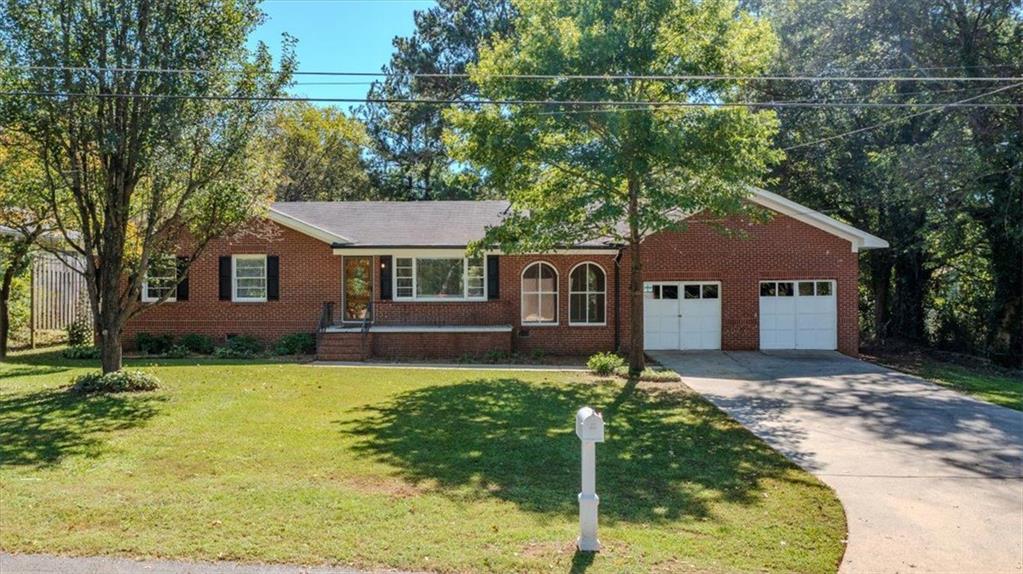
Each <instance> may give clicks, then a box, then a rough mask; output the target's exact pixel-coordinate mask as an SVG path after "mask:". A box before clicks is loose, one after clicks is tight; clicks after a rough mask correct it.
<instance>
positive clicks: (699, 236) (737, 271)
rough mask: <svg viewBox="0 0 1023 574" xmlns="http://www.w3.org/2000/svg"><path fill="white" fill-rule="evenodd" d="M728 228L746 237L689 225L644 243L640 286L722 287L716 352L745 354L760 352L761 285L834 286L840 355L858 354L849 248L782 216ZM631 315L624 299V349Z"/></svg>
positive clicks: (854, 269) (625, 263)
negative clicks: (819, 282) (812, 282)
mask: <svg viewBox="0 0 1023 574" xmlns="http://www.w3.org/2000/svg"><path fill="white" fill-rule="evenodd" d="M728 225H729V227H730V228H732V229H741V230H743V231H744V232H745V234H746V237H745V238H743V237H729V236H726V235H723V234H722V233H721V232H720V231H719V230H717V229H715V228H713V227H712V226H710V225H708V224H706V223H700V222H698V221H693V222H691V223H689V225H688V226H687V228H686V229H685V230H684V231H683V232H681V233H661V234H658V235H655V236H652V237H650V238H648V239H647V240H646V241H644V242H643V245H642V246H641V254H642V258H643V279H644V281H701V280H706V281H720V282H721V345H722V348H723V349H725V350H742V349H756V348H758V347H759V343H760V329H759V327H760V315H759V313H760V287H759V282H760V281H762V280H769V279H831V280H834V281H835V282H836V297H837V301H836V303H837V307H838V350H839V351H841V352H843V353H846V354H848V355H856V354H857V353H858V352H859V323H858V319H857V313H858V309H857V307H858V294H857V281H858V277H859V263H858V257H857V254H856V253H853V252H852V245H851V244H850V242H849V241H847V240H844V239H841V238H839V237H836V236H834V235H831V234H829V233H826V232H824V231H822V230H820V229H817V228H816V227H813V226H810V225H807V224H805V223H802V222H800V221H798V220H795V219H792V218H790V217H787V216H784V215H780V214H776V215H775V217H774V218H773V219H771V220H770V221H768V222H767V223H765V224H749V223H745V222H738V221H732V222H730V223H729V224H728ZM629 262H630V255H629V254H628V253H626V254H625V256H624V257H623V258H622V268H623V269H626V270H627V269H628V268H629V264H630V263H629ZM624 276H625V275H624V274H623V283H622V285H623V289H624V290H627V289H628V285H627V283H625V282H624ZM629 315H630V314H629V305H628V301H627V297H626V296H624V295H623V297H622V343H623V346H627V344H628V336H629V335H628V333H629Z"/></svg>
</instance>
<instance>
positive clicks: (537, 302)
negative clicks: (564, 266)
mask: <svg viewBox="0 0 1023 574" xmlns="http://www.w3.org/2000/svg"><path fill="white" fill-rule="evenodd" d="M522 324H523V325H557V324H558V271H557V269H555V268H554V266H553V265H551V264H550V263H546V262H544V261H537V262H535V263H530V264H529V265H527V266H526V268H525V269H523V270H522Z"/></svg>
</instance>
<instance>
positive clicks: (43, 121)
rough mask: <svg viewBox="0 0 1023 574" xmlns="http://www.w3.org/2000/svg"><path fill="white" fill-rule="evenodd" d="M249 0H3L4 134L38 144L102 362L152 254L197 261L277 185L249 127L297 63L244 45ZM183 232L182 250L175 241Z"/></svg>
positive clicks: (252, 9)
mask: <svg viewBox="0 0 1023 574" xmlns="http://www.w3.org/2000/svg"><path fill="white" fill-rule="evenodd" d="M262 18H263V14H262V12H260V11H259V10H258V8H257V6H256V1H255V0H219V1H209V0H176V1H174V2H166V1H163V0H116V1H115V0H97V1H95V2H67V1H64V0H7V1H6V3H5V4H4V7H3V10H2V11H0V40H2V42H3V44H4V49H3V51H2V53H3V54H4V55H5V60H6V61H5V62H4V64H5V65H7V66H10V67H12V68H16V69H17V70H18V73H17V74H14V75H13V76H12V77H7V78H6V80H5V84H6V85H5V88H6V89H8V90H9V91H20V92H21V95H20V96H17V97H10V96H5V97H3V98H0V101H2V105H3V109H2V110H0V112H2V114H0V117H2V118H3V121H4V122H5V124H4V126H3V127H4V128H10V129H16V130H19V131H20V132H22V133H24V134H26V135H27V136H28V137H30V138H31V139H32V141H33V142H34V144H35V146H36V147H37V148H38V150H39V161H40V162H41V164H42V165H43V168H44V173H45V177H46V180H47V181H46V186H45V188H44V192H43V195H44V198H43V199H45V201H46V203H47V206H48V210H49V213H50V214H51V215H52V216H53V218H54V221H55V223H56V225H57V226H58V227H59V229H60V230H61V232H63V234H64V237H65V240H66V241H67V244H68V245H69V246H70V247H71V248H72V249H73V250H74V251H76V252H78V253H79V254H81V256H83V257H84V259H85V266H86V269H85V277H86V285H87V288H88V293H89V300H90V303H91V306H92V312H93V315H94V317H95V318H96V325H97V327H98V329H99V330H100V338H101V341H102V366H103V371H104V372H110V371H116V370H119V369H120V368H121V334H122V332H123V328H124V325H125V323H126V322H127V320H128V319H129V318H130V317H131V316H133V315H134V314H135V313H137V312H138V311H139V310H140V308H141V306H140V303H139V293H140V289H141V286H142V282H143V279H144V276H145V273H146V270H147V269H148V267H149V263H150V261H153V260H155V259H156V258H158V257H161V256H166V255H179V256H180V255H184V256H185V257H186V261H187V262H191V261H192V260H194V259H195V258H196V257H197V256H198V254H199V253H200V252H201V251H202V250H203V248H204V247H205V246H206V244H207V242H208V241H209V240H210V239H211V238H213V237H216V236H219V235H223V234H225V233H229V232H231V231H232V230H234V229H236V228H238V227H239V226H240V225H242V224H243V223H244V222H246V221H248V220H249V219H250V218H251V217H253V216H255V215H258V214H259V213H260V212H261V210H262V209H263V208H264V207H265V204H266V203H267V201H268V200H269V197H268V196H269V193H268V192H267V190H268V189H269V187H270V186H269V182H268V181H266V178H264V177H261V175H263V168H262V166H261V165H260V164H259V162H257V161H251V160H252V158H251V155H252V151H253V149H252V146H251V145H250V144H251V142H252V140H253V133H254V131H255V130H256V129H257V127H258V126H259V125H260V124H261V122H262V121H264V115H265V114H266V113H267V111H268V110H269V106H270V104H269V103H268V102H267V101H265V100H264V99H263V98H265V97H268V96H270V97H272V96H277V95H279V94H281V93H282V90H283V88H284V86H285V84H286V82H287V81H288V80H289V78H290V73H291V71H292V69H293V60H292V57H291V56H290V53H291V50H290V47H289V46H287V45H286V46H285V56H284V58H283V61H282V62H281V65H280V70H278V71H274V69H273V62H272V58H271V57H270V54H269V51H268V50H267V48H266V47H265V46H263V45H260V46H259V47H258V48H257V49H256V50H255V51H254V52H252V51H250V50H248V49H247V48H246V39H247V36H248V34H249V32H251V31H252V29H253V28H254V27H255V26H256V25H258V24H259V23H260V21H261V20H262ZM184 238H187V241H186V242H185V244H182V243H181V242H182V240H183V239H184Z"/></svg>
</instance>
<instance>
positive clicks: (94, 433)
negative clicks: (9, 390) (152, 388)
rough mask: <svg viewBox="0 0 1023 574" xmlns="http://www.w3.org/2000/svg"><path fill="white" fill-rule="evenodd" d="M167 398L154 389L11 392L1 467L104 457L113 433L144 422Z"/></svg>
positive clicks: (3, 420) (2, 419) (0, 424)
mask: <svg viewBox="0 0 1023 574" xmlns="http://www.w3.org/2000/svg"><path fill="white" fill-rule="evenodd" d="M162 400H164V399H163V398H162V397H160V396H157V395H153V394H149V393H146V394H118V395H94V396H82V395H76V394H73V393H70V392H69V391H68V390H67V389H47V390H43V391H36V392H31V393H25V394H16V395H13V396H12V395H7V396H5V397H4V399H3V401H2V402H0V467H9V466H36V467H42V466H49V465H53V464H57V463H59V462H60V461H61V459H63V458H64V457H67V456H72V455H86V456H98V455H99V454H100V453H102V452H103V449H104V444H105V439H107V438H108V437H109V435H110V434H111V433H113V432H115V431H121V430H126V429H130V428H134V427H137V426H140V425H142V424H143V423H144V422H145V421H146V420H148V419H150V418H152V417H153V416H154V415H155V414H156V413H157V412H158V409H157V403H158V402H160V401H162Z"/></svg>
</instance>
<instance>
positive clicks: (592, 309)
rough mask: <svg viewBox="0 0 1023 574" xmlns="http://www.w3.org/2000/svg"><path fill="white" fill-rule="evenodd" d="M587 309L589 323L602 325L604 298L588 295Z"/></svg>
mask: <svg viewBox="0 0 1023 574" xmlns="http://www.w3.org/2000/svg"><path fill="white" fill-rule="evenodd" d="M587 303H588V305H587V308H588V309H589V322H590V323H603V322H604V296H603V295H589V296H588V301H587Z"/></svg>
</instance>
